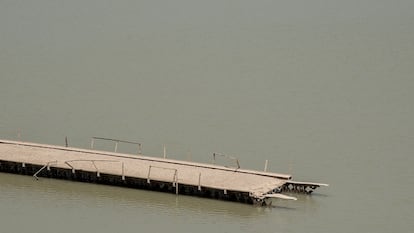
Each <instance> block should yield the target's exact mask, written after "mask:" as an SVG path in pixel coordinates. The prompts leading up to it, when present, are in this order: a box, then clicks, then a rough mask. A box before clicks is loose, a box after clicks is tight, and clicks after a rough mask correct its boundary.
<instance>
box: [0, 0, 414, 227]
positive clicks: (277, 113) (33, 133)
mask: <svg viewBox="0 0 414 233" xmlns="http://www.w3.org/2000/svg"><path fill="white" fill-rule="evenodd" d="M413 9H414V3H413V2H411V1H403V0H397V1H392V2H391V1H385V0H380V1H378V0H377V1H374V0H366V1H337V0H334V1H322V0H316V1H311V2H310V1H288V2H286V1H254V2H253V1H215V0H213V1H184V0H179V1H116V2H111V1H70V2H63V1H62V2H58V1H53V2H50V1H43V0H41V1H0V137H1V138H3V139H11V140H24V141H32V142H39V143H47V144H56V145H64V143H65V141H64V139H65V137H66V136H67V137H68V140H69V144H70V145H71V146H76V147H82V148H88V147H89V143H90V138H91V137H93V136H100V137H109V138H119V139H124V140H132V141H138V142H141V143H142V144H143V153H144V154H146V155H150V156H158V157H161V156H162V155H163V145H165V146H166V148H167V154H168V157H169V158H175V159H183V160H192V161H198V162H210V161H211V155H212V153H213V152H221V153H225V154H228V155H231V156H235V157H237V158H238V159H239V160H240V165H241V167H243V168H249V169H256V170H262V169H263V167H264V164H265V160H269V166H268V169H269V170H271V171H274V172H281V173H290V174H293V177H294V179H295V180H304V181H315V182H322V183H329V184H330V187H328V188H320V189H318V190H317V192H316V193H315V194H313V195H311V196H304V195H296V197H298V200H297V201H282V200H277V201H274V203H273V206H272V207H268V208H263V207H256V206H250V205H243V204H238V203H229V202H224V201H216V200H209V199H201V198H194V197H188V196H181V195H180V196H175V195H171V194H165V193H157V192H148V191H142V190H132V189H125V188H117V187H108V186H100V185H92V184H83V183H74V182H68V181H60V180H50V179H40V180H39V181H36V180H35V179H33V178H32V177H25V176H18V175H11V174H4V173H1V174H0V226H1V229H0V232H40V231H41V232H102V233H103V232H231V233H233V232H318V233H320V232H376V233H378V232H384V233H385V232H411V231H412V229H414V224H413V221H412V219H414V214H413V209H414V201H413V199H412V193H413V192H414V170H413V168H412V167H413V164H414V156H413V154H414V143H413V142H414V124H413V119H414V105H413V99H414V91H413V90H414V77H413V74H414V67H413V64H414V29H413V27H412V25H413V24H414V17H413V14H412V12H413ZM97 146H100V148H102V149H105V150H113V147H112V145H109V144H101V145H97ZM133 150H135V148H131V147H128V146H126V145H123V146H120V147H118V151H121V152H132V151H133ZM220 162H221V163H223V164H225V163H227V162H228V161H225V160H223V161H220Z"/></svg>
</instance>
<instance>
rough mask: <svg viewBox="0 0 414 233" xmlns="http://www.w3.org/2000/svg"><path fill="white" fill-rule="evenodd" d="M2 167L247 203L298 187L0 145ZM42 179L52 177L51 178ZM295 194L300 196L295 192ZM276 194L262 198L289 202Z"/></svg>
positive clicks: (93, 153)
mask: <svg viewBox="0 0 414 233" xmlns="http://www.w3.org/2000/svg"><path fill="white" fill-rule="evenodd" d="M6 162H11V163H13V164H19V165H20V166H21V168H20V170H24V169H25V167H27V166H28V165H30V166H35V168H36V169H35V168H33V169H35V170H37V171H36V172H35V173H33V172H34V171H35V170H33V169H32V170H31V173H30V172H29V175H35V176H42V175H44V174H45V172H47V171H50V170H52V169H61V170H65V171H71V172H72V174H76V173H77V172H80V171H82V172H87V173H88V174H94V176H96V177H95V178H96V179H99V177H101V176H102V175H105V174H106V175H111V176H115V177H119V178H120V179H119V182H122V181H125V180H128V179H131V178H134V179H139V180H141V181H146V183H147V184H151V182H158V183H159V184H160V185H161V183H163V184H167V185H168V184H170V185H171V188H175V191H176V193H177V194H178V193H179V192H180V189H179V187H180V186H183V185H184V186H186V187H193V188H194V190H195V189H197V190H196V191H198V192H201V191H202V190H204V189H208V190H222V191H223V193H222V196H225V195H227V193H229V192H233V193H238V194H239V195H242V194H243V195H248V197H249V198H251V199H252V200H263V199H264V198H265V197H266V195H268V194H274V193H275V192H276V191H277V190H279V191H280V190H282V188H283V189H285V188H286V187H288V186H286V185H287V184H289V185H291V187H292V188H291V189H292V190H293V189H295V190H296V186H297V184H299V183H300V182H299V183H296V184H295V183H294V182H291V180H290V179H291V176H290V175H287V174H278V173H271V172H261V171H252V170H245V169H237V168H228V167H224V166H218V165H210V164H203V163H195V162H186V161H179V160H172V159H162V158H154V157H148V156H143V155H131V154H122V153H114V152H107V151H98V150H87V149H79V148H73V147H61V146H53V145H45V144H37V143H28V142H19V141H8V140H0V171H7V172H10V169H7V168H5V167H4V165H3V164H4V163H6ZM18 170H19V169H18ZM20 170H19V171H20ZM15 173H18V172H15ZM20 173H22V172H20ZM26 173H27V172H26ZM32 173H33V174H32ZM49 173H50V172H49ZM44 176H49V177H53V175H44ZM78 180H79V179H78ZM81 181H82V180H81ZM160 182H161V183H160ZM303 184H306V182H305V183H303ZM309 184H312V189H314V188H316V187H319V186H322V185H324V184H318V183H309ZM141 186H142V185H141ZM144 186H145V185H144ZM293 186H295V187H293ZM297 190H298V191H301V190H300V189H299V188H298V189H297ZM302 191H306V190H302ZM192 193H194V191H192ZM278 195H279V194H278ZM278 195H276V196H268V197H279V198H286V199H290V198H289V197H288V196H283V195H279V196H278ZM248 202H250V201H248Z"/></svg>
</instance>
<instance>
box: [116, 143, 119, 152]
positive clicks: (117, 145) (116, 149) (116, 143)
mask: <svg viewBox="0 0 414 233" xmlns="http://www.w3.org/2000/svg"><path fill="white" fill-rule="evenodd" d="M118 142H119V141H116V142H115V152H116V151H117V150H118Z"/></svg>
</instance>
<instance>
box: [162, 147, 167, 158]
mask: <svg viewBox="0 0 414 233" xmlns="http://www.w3.org/2000/svg"><path fill="white" fill-rule="evenodd" d="M163 146H164V159H165V158H167V149H166V148H165V144H164V145H163Z"/></svg>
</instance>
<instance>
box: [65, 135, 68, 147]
mask: <svg viewBox="0 0 414 233" xmlns="http://www.w3.org/2000/svg"><path fill="white" fill-rule="evenodd" d="M65 145H66V147H68V137H67V136H65Z"/></svg>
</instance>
